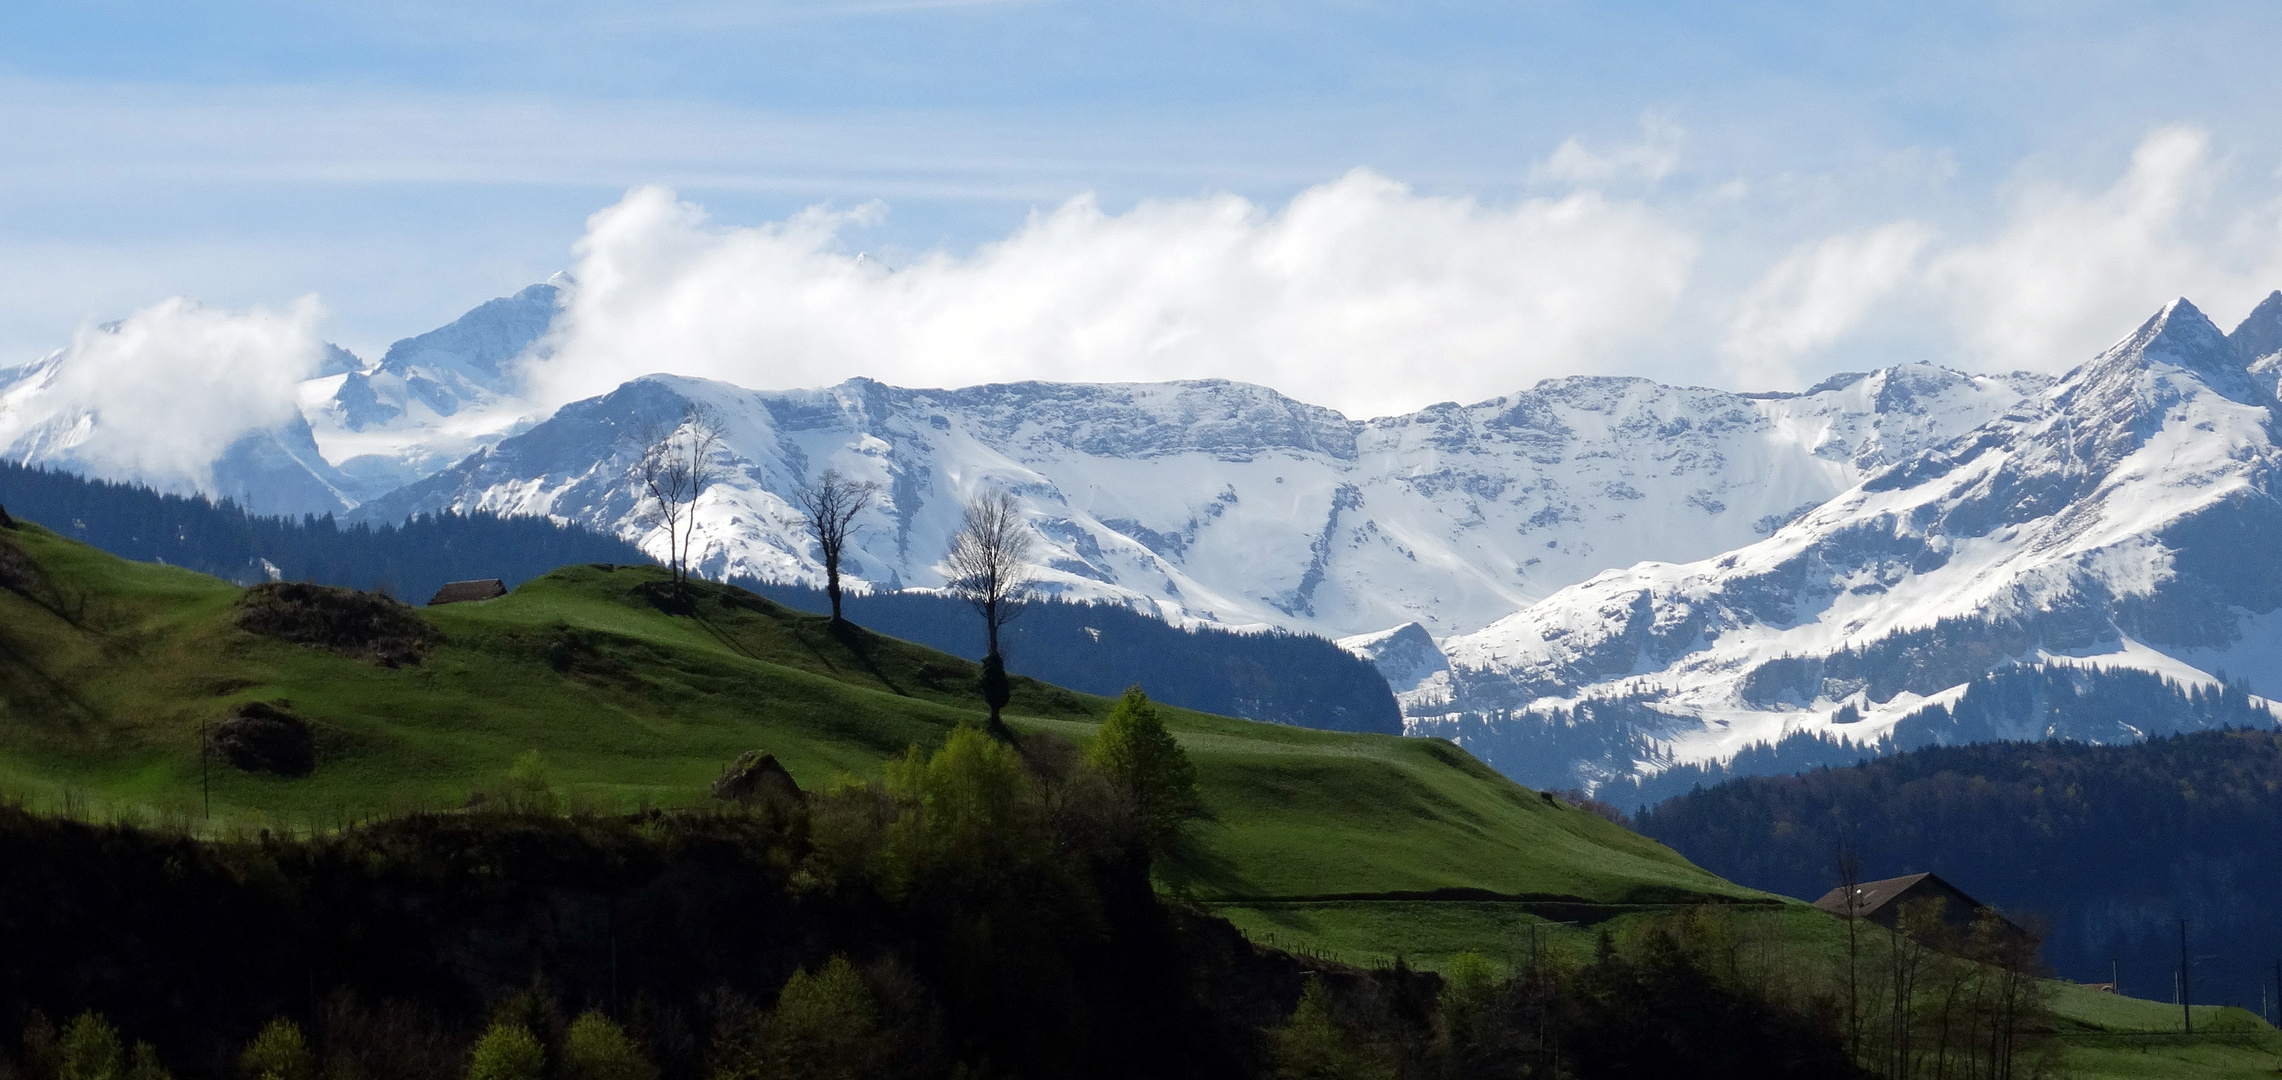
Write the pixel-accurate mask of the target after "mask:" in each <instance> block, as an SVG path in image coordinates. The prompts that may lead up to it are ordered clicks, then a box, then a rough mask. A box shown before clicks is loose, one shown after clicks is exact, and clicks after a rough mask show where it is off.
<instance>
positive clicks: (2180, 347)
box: [2087, 297, 2244, 393]
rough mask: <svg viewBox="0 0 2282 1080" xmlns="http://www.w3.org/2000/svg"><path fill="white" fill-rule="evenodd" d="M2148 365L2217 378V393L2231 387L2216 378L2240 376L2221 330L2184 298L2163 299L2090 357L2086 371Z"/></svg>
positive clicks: (2238, 364)
mask: <svg viewBox="0 0 2282 1080" xmlns="http://www.w3.org/2000/svg"><path fill="white" fill-rule="evenodd" d="M2150 365H2169V366H2171V367H2178V368H2185V369H2187V370H2189V371H2192V372H2194V373H2196V374H2197V375H2200V376H2202V377H2203V378H2204V379H2205V380H2206V381H2211V380H2216V381H2215V382H2212V388H2213V389H2216V390H2219V391H2221V392H2222V393H2223V392H2225V391H2226V390H2228V389H2230V388H2231V387H2228V386H2222V385H2220V383H2224V382H2230V381H2239V380H2240V379H2241V377H2242V375H2243V372H2244V365H2243V362H2242V359H2241V358H2240V357H2239V356H2238V355H2237V354H2236V352H2235V348H2234V346H2233V345H2232V344H2230V343H2229V342H2228V341H2227V335H2226V334H2225V332H2223V331H2221V330H2220V329H2219V328H2218V326H2217V325H2216V324H2214V323H2212V322H2211V320H2210V317H2209V316H2207V315H2204V314H2203V312H2202V309H2200V308H2198V307H2196V306H2195V305H2194V304H2192V303H2190V302H2189V301H2188V300H2187V298H2186V297H2180V298H2179V299H2177V300H2173V301H2171V302H2170V303H2168V304H2165V305H2164V306H2163V310H2161V311H2158V312H2156V313H2155V314H2154V315H2151V316H2149V317H2148V320H2147V321H2146V322H2144V323H2141V324H2140V326H2139V329H2137V330H2134V331H2132V333H2131V335H2130V336H2128V337H2126V338H2124V339H2123V340H2122V341H2119V342H2117V343H2115V344H2114V345H2111V346H2109V347H2108V349H2107V351H2106V352H2103V353H2101V354H2100V355H2099V356H2098V357H2096V358H2094V359H2093V361H2092V362H2091V364H2090V365H2089V367H2088V371H2087V374H2089V375H2091V376H2092V377H2094V378H2097V377H2098V376H2099V375H2100V374H2101V373H2103V372H2105V371H2108V370H2114V369H2137V368H2144V367H2147V366H2150Z"/></svg>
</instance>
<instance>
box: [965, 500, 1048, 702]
mask: <svg viewBox="0 0 2282 1080" xmlns="http://www.w3.org/2000/svg"><path fill="white" fill-rule="evenodd" d="M1035 544H1036V541H1035V539H1034V538H1033V536H1032V534H1031V532H1030V526H1029V524H1028V523H1026V522H1024V521H1023V520H1022V508H1021V505H1020V504H1019V503H1017V502H1015V499H1014V496H1013V495H1012V494H1010V493H1008V492H1006V491H1003V490H997V489H993V490H990V491H986V492H983V493H982V494H980V495H977V496H975V497H974V498H972V499H969V500H967V506H966V515H965V519H964V520H963V521H962V522H961V523H960V525H959V531H958V534H957V535H955V536H953V537H952V538H951V550H950V553H949V554H947V555H945V556H944V558H943V562H944V564H945V566H946V567H947V568H948V569H949V570H950V575H949V576H950V589H951V592H952V594H953V595H955V596H957V597H959V598H960V599H962V600H965V601H966V602H967V603H970V604H973V605H974V607H975V610H976V611H977V612H979V613H981V615H982V617H983V626H984V628H985V630H986V631H987V632H988V634H989V640H990V655H988V656H986V657H984V658H983V685H982V691H983V702H984V704H987V705H989V706H990V723H991V729H992V730H993V731H996V732H999V733H1002V734H1003V733H1004V731H1005V725H1004V724H1002V723H1001V722H1000V721H999V718H998V714H999V710H1001V709H1003V708H1005V707H1006V703H1007V700H1008V699H1009V698H1010V697H1011V696H1012V693H1013V687H1012V686H1010V685H1009V684H1008V682H1007V678H1006V660H1005V658H1004V657H1002V656H1000V655H999V651H998V632H999V629H1000V628H1001V627H1003V626H1005V625H1006V623H1007V621H1008V620H1009V619H1012V618H1014V616H1015V615H1016V614H1017V613H1018V612H1020V611H1021V610H1022V601H1023V600H1024V599H1026V598H1027V597H1028V596H1029V594H1030V587H1031V583H1032V578H1031V570H1030V553H1031V550H1032V549H1033V547H1034V546H1035Z"/></svg>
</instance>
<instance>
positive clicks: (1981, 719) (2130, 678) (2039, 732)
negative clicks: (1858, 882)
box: [1469, 664, 2276, 807]
mask: <svg viewBox="0 0 2282 1080" xmlns="http://www.w3.org/2000/svg"><path fill="white" fill-rule="evenodd" d="M2218 674H2219V677H2220V678H2221V679H2225V678H2226V672H2225V671H2224V670H2221V671H2220V672H2219V673H2218ZM1623 704H1624V703H1616V705H1617V706H1622V705H1623ZM1588 707H1590V706H1579V708H1580V709H1583V708H1588ZM1601 707H1602V708H1604V709H1605V708H1609V707H1611V706H1606V705H1604V706H1601ZM1635 708H1637V706H1635ZM1841 711H1842V712H1844V711H1845V710H1841ZM2275 725H2276V720H2275V716H2274V714H2273V712H2272V711H2270V710H2269V709H2267V707H2266V706H2265V705H2264V704H2263V703H2260V702H2257V701H2253V700H2252V699H2251V696H2250V689H2249V687H2248V686H2247V685H2246V684H2244V683H2242V682H2239V681H2233V680H2228V681H2226V682H2224V683H2223V684H2222V685H2220V686H2217V687H2208V686H2182V685H2180V684H2179V683H2177V682H2174V681H2172V680H2170V679H2166V678H2164V677H2162V676H2160V675H2156V674H2154V673H2152V672H2147V671H2139V670H2135V669H2130V668H2091V667H2080V666H2076V665H2072V664H2071V665H2060V664H2021V665H2018V666H2015V667H2009V668H2003V669H2000V670H1997V671H1992V672H1987V673H1985V674H1982V675H1980V676H1978V677H1976V678H1975V679H1974V680H1973V681H1972V682H1971V683H1968V684H1967V685H1966V687H1965V693H1964V694H1962V695H1960V696H1959V697H1958V699H1957V700H1956V702H1954V703H1952V704H1948V705H1943V704H1939V703H1936V704H1933V705H1928V706H1926V707H1925V708H1922V709H1919V710H1918V711H1916V712H1914V713H1911V714H1910V715H1908V716H1905V717H1903V718H1902V719H1901V721H1900V722H1898V723H1896V724H1895V725H1894V726H1893V728H1892V730H1891V731H1889V732H1888V733H1887V734H1886V735H1885V736H1884V737H1881V738H1878V739H1863V740H1859V741H1856V740H1849V739H1846V738H1845V737H1843V736H1840V737H1837V738H1831V737H1826V736H1824V735H1822V734H1820V733H1818V732H1812V731H1800V732H1794V733H1792V734H1791V735H1788V736H1786V737H1784V738H1783V739H1781V740H1779V741H1777V742H1774V743H1757V744H1754V745H1752V746H1748V747H1745V748H1744V749H1743V750H1742V751H1741V752H1739V753H1737V754H1736V755H1735V756H1734V757H1733V758H1731V759H1729V760H1727V761H1725V762H1712V763H1709V764H1700V765H1697V764H1691V765H1679V766H1675V767H1672V768H1668V769H1665V770H1663V771H1662V772H1658V773H1656V774H1654V775H1651V776H1644V777H1639V778H1637V779H1628V780H1618V781H1612V782H1610V783H1608V784H1605V785H1603V786H1602V787H1601V789H1600V790H1599V791H1597V792H1595V794H1596V795H1597V796H1598V797H1599V798H1600V799H1601V800H1602V801H1604V802H1607V803H1610V804H1612V805H1615V806H1621V807H1635V806H1643V805H1649V804H1654V803H1659V802H1662V801H1664V800H1665V799H1669V798H1672V797H1674V796H1678V795H1685V794H1687V793H1688V792H1689V791H1691V790H1695V789H1698V788H1703V787H1708V786H1710V785H1712V784H1717V783H1720V782H1722V781H1726V780H1733V779H1736V778H1739V777H1746V776H1774V775H1779V774H1785V773H1799V772H1804V771H1806V770H1808V769H1816V768H1825V767H1835V766H1841V765H1852V764H1855V763H1856V762H1860V761H1866V760H1869V759H1871V758H1874V757H1883V756H1885V755H1888V754H1892V753H1895V752H1897V751H1907V750H1916V749H1920V748H1922V747H1928V746H1957V745H1962V744H1964V743H1969V742H1997V741H2001V740H2005V739H2020V738H2022V737H2024V736H2027V737H2031V738H2040V739H2072V740H2075V741H2078V742H2086V743H2100V744H2117V743H2130V742H2137V741H2139V740H2140V739H2141V738H2144V737H2146V736H2151V735H2176V734H2180V733H2183V732H2191V731H2204V730H2208V729H2212V728H2229V727H2241V728H2272V727H2274V726H2275ZM1551 727H1552V729H1553V730H1552V734H1556V735H1557V734H1559V733H1560V732H1561V731H1562V730H1563V728H1562V726H1561V725H1551ZM1620 734H1629V731H1625V730H1623V729H1620ZM1604 737H1605V736H1604ZM1469 749H1471V745H1470V744H1469ZM1477 752H1480V751H1477ZM1490 760H1491V761H1492V763H1493V764H1495V763H1496V759H1495V758H1491V759H1490Z"/></svg>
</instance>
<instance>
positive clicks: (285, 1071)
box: [238, 1016, 317, 1080]
mask: <svg viewBox="0 0 2282 1080" xmlns="http://www.w3.org/2000/svg"><path fill="white" fill-rule="evenodd" d="M238 1075H239V1076H241V1077H244V1078H245V1080H317V1058H316V1056H315V1055H313V1054H311V1053H310V1052H309V1041H308V1040H307V1039H304V1038H302V1037H301V1029H300V1028H299V1027H296V1026H295V1025H294V1023H293V1021H291V1020H287V1019H286V1018H284V1017H282V1016H281V1017H278V1018H277V1019H275V1020H272V1021H270V1022H269V1025H268V1026H266V1027H264V1028H262V1029H261V1031H260V1032H259V1033H257V1034H256V1035H255V1036H254V1041H252V1042H250V1043H247V1044H246V1049H245V1052H243V1053H241V1054H239V1055H238Z"/></svg>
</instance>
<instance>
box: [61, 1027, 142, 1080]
mask: <svg viewBox="0 0 2282 1080" xmlns="http://www.w3.org/2000/svg"><path fill="white" fill-rule="evenodd" d="M126 1059H127V1053H126V1048H125V1047H123V1046H121V1045H120V1044H119V1029H117V1028H114V1027H112V1026H111V1022H110V1021H108V1020H105V1019H103V1017H102V1015H101V1014H99V1013H93V1012H83V1013H80V1014H79V1017H78V1019H75V1020H73V1021H72V1022H71V1023H70V1025H68V1026H66V1027H65V1028H64V1029H63V1062H62V1068H60V1069H58V1070H57V1071H56V1075H57V1077H58V1078H59V1080H120V1074H121V1073H122V1072H124V1071H125V1069H126V1064H127V1060H126Z"/></svg>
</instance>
